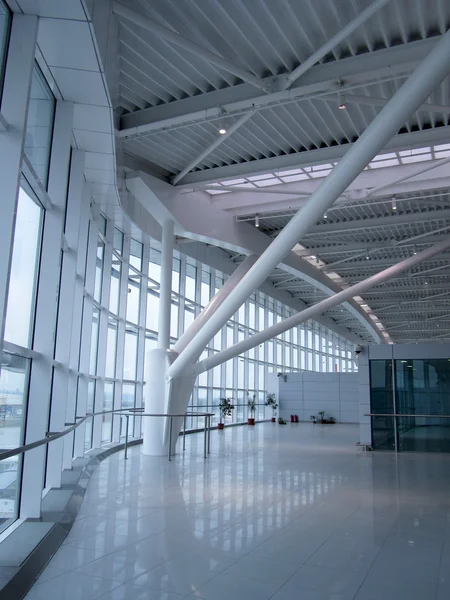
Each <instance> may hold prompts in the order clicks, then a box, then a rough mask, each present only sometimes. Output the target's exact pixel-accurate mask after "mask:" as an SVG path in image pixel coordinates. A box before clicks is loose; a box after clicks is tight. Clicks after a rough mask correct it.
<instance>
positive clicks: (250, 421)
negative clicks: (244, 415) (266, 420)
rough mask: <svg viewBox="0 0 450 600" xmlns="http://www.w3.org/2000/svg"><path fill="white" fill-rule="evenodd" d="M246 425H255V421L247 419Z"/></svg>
mask: <svg viewBox="0 0 450 600" xmlns="http://www.w3.org/2000/svg"><path fill="white" fill-rule="evenodd" d="M248 424H249V425H254V424H255V419H251V418H250V417H249V418H248Z"/></svg>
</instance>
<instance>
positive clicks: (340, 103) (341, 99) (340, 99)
mask: <svg viewBox="0 0 450 600" xmlns="http://www.w3.org/2000/svg"><path fill="white" fill-rule="evenodd" d="M346 108H347V103H346V101H345V97H344V94H343V93H342V92H339V93H338V109H339V110H345V109H346Z"/></svg>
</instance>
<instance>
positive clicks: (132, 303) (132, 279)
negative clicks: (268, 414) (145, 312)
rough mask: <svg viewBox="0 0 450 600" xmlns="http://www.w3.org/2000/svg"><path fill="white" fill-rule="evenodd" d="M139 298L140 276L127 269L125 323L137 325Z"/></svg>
mask: <svg viewBox="0 0 450 600" xmlns="http://www.w3.org/2000/svg"><path fill="white" fill-rule="evenodd" d="M140 297H141V276H140V275H137V274H136V273H135V272H134V271H133V270H132V269H131V268H129V269H128V297H127V321H130V322H131V323H136V324H137V323H138V319H139V298H140Z"/></svg>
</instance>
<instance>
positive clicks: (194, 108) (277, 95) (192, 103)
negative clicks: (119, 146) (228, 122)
mask: <svg viewBox="0 0 450 600" xmlns="http://www.w3.org/2000/svg"><path fill="white" fill-rule="evenodd" d="M438 39H439V38H437V37H432V38H428V39H425V40H420V41H416V42H411V43H408V44H402V45H399V46H392V47H390V48H386V49H383V50H376V51H374V52H368V53H365V54H361V55H358V56H353V57H349V58H344V59H341V60H339V61H332V62H329V63H324V64H321V65H316V66H314V67H312V68H311V69H310V70H309V71H308V72H307V73H305V74H304V75H303V77H302V79H301V81H296V82H295V83H294V85H292V86H291V88H290V89H289V90H285V91H280V92H274V93H270V94H264V95H261V94H256V95H255V88H254V86H253V85H249V84H245V83H244V84H240V85H235V86H232V87H228V88H224V89H222V90H215V91H212V92H208V93H206V94H201V95H200V96H192V97H189V98H184V99H182V100H176V101H174V102H170V103H166V104H162V105H160V106H154V107H151V108H146V109H143V110H140V111H135V112H134V113H132V114H128V115H124V116H123V117H122V118H121V131H120V136H121V137H129V136H133V135H137V134H142V133H148V132H150V131H159V130H161V129H167V128H169V127H176V126H182V125H185V124H187V123H193V122H195V121H204V120H205V119H211V118H218V117H220V116H221V113H222V112H223V111H226V112H227V113H233V112H238V111H241V112H245V111H246V110H249V109H251V108H252V107H253V106H255V107H256V106H257V107H259V108H262V107H264V106H267V105H269V104H277V103H279V102H280V101H283V100H284V101H286V100H289V101H291V100H292V99H295V98H300V97H301V96H307V95H310V94H314V93H318V92H330V93H335V91H336V84H337V83H338V80H339V79H342V80H344V81H345V82H346V85H347V86H348V85H351V84H357V83H361V84H362V85H363V84H364V83H365V82H367V81H368V80H369V78H370V79H371V80H375V79H382V78H384V77H392V76H395V75H396V74H397V75H398V74H404V75H405V76H406V75H407V74H408V73H410V72H411V71H412V70H413V69H414V68H415V67H416V66H417V64H419V63H420V61H422V60H423V59H424V58H425V57H426V56H427V54H428V53H429V52H430V50H431V49H432V48H433V47H434V46H435V45H436V43H437V40H438ZM263 81H264V83H265V85H270V84H271V83H272V82H273V77H268V78H266V79H264V80H263Z"/></svg>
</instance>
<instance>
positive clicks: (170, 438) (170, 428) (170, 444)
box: [169, 416, 173, 460]
mask: <svg viewBox="0 0 450 600" xmlns="http://www.w3.org/2000/svg"><path fill="white" fill-rule="evenodd" d="M172 421H173V417H172V416H171V417H170V425H169V460H172V458H171V452H172Z"/></svg>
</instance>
